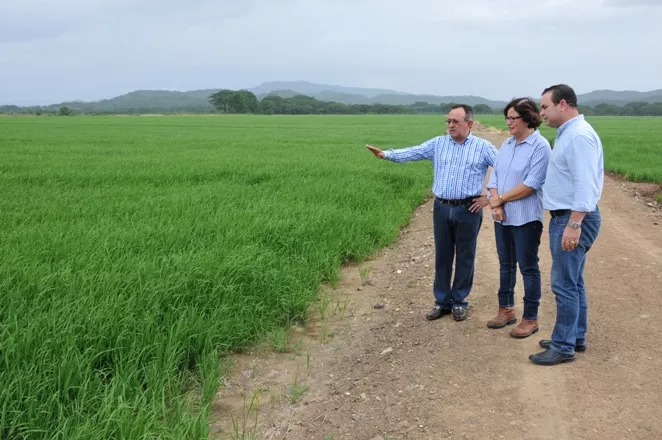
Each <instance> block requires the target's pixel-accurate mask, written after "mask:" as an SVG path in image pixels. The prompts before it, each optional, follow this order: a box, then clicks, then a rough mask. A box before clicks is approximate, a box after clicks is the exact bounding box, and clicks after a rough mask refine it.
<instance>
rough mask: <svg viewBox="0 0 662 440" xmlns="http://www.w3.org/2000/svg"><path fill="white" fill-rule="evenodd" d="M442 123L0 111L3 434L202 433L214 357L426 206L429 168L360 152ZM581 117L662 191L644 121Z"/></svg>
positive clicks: (622, 167)
mask: <svg viewBox="0 0 662 440" xmlns="http://www.w3.org/2000/svg"><path fill="white" fill-rule="evenodd" d="M443 119H444V117H443V116H418V115H417V116H299V117H297V116H284V117H278V116H271V117H269V116H228V117H218V116H216V117H215V116H190V117H189V116H179V117H176V116H172V117H169V116H164V117H122V116H117V117H113V116H111V117H82V116H81V117H71V118H67V117H2V118H0V152H1V154H2V158H3V160H2V161H1V162H0V191H2V194H3V196H2V198H0V222H1V223H0V224H1V225H2V228H0V390H1V391H0V392H1V393H2V394H1V397H0V438H2V439H5V438H6V439H66V440H77V439H113V438H115V439H155V438H158V439H178V440H179V439H185V438H186V439H189V438H196V439H197V438H206V436H207V418H208V415H209V407H210V403H211V401H212V399H213V397H214V395H215V393H216V390H217V386H218V382H219V377H220V374H221V372H220V365H221V362H220V359H221V358H222V357H223V356H224V355H226V354H227V353H231V352H232V351H234V350H237V349H239V348H241V347H244V346H246V345H249V344H252V343H255V342H257V341H259V340H260V338H262V337H263V336H264V335H265V334H266V333H268V332H270V331H272V330H274V329H276V328H279V327H281V326H283V325H287V324H288V323H291V322H294V321H299V320H301V319H304V320H305V318H306V310H307V307H308V305H309V303H310V301H312V300H313V299H314V298H315V295H316V294H317V292H318V289H319V286H320V283H323V282H330V283H332V284H333V283H335V282H336V281H337V280H338V277H339V269H340V267H341V265H342V264H343V263H346V262H349V261H361V260H363V259H365V258H366V257H368V256H369V255H371V254H372V253H373V252H374V251H375V250H377V249H379V248H381V247H384V246H385V245H387V244H388V243H390V242H392V241H393V240H394V239H395V238H396V237H397V236H398V234H399V229H400V228H401V227H402V226H404V225H405V224H407V222H408V221H409V218H410V215H411V212H412V210H413V209H414V208H415V207H416V206H417V205H419V204H420V203H421V202H422V201H423V200H424V199H425V198H426V197H427V196H428V195H429V189H430V184H431V179H432V177H431V169H432V168H431V166H430V164H429V163H410V164H392V163H388V162H386V161H379V160H377V159H376V158H374V157H373V156H372V155H371V154H370V153H369V152H368V151H367V149H366V148H365V147H364V145H365V144H366V143H371V144H374V145H377V146H381V147H383V148H390V147H402V146H408V145H412V144H416V143H419V142H422V141H425V140H427V139H429V138H431V137H433V136H436V135H438V134H439V133H440V132H442V131H443V130H445V125H443V123H442V121H443ZM479 120H481V121H483V122H485V123H487V124H489V125H494V126H497V127H499V128H504V127H505V123H504V122H503V118H500V117H489V118H482V117H479ZM589 120H590V122H592V123H594V125H595V127H596V129H597V130H598V132H599V133H600V134H601V135H602V139H603V142H604V145H605V156H606V161H607V167H608V168H610V169H611V170H614V171H616V172H619V173H622V174H625V175H627V176H628V177H629V178H632V179H641V180H649V181H654V182H658V183H662V149H661V147H660V142H659V139H660V137H661V136H662V120H661V119H654V118H607V117H604V118H590V119H589ZM546 135H548V136H552V137H553V134H552V133H551V131H550V132H549V133H548V132H546Z"/></svg>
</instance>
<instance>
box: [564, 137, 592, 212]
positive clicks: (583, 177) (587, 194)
mask: <svg viewBox="0 0 662 440" xmlns="http://www.w3.org/2000/svg"><path fill="white" fill-rule="evenodd" d="M566 148H567V153H566V154H567V155H566V158H567V165H568V169H569V171H570V175H571V176H572V180H573V201H572V210H573V211H577V212H591V211H594V210H595V208H596V206H597V205H598V200H599V197H600V176H599V174H598V173H599V169H600V167H599V161H600V154H599V151H598V150H599V145H598V142H597V140H596V139H593V138H592V137H591V136H588V135H584V134H579V135H577V136H575V137H574V138H573V139H572V140H571V141H570V142H569V143H568V146H567V147H566Z"/></svg>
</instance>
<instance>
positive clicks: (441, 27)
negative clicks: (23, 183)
mask: <svg viewBox="0 0 662 440" xmlns="http://www.w3.org/2000/svg"><path fill="white" fill-rule="evenodd" d="M659 23H662V0H537V1H532V0H453V1H447V0H407V1H403V0H187V1H181V0H57V1H55V0H20V1H18V0H0V104H17V105H38V104H39V105H42V104H51V103H57V102H62V101H66V100H86V101H88V100H97V99H104V98H111V97H114V96H117V95H121V94H124V93H128V92H131V91H133V90H140V89H151V90H155V89H161V90H181V91H184V90H195V89H220V88H229V89H240V88H251V87H255V86H257V85H259V84H261V83H262V82H266V81H299V80H305V81H310V82H317V83H324V84H335V85H344V86H355V87H377V88H389V89H394V90H397V91H402V92H409V93H427V94H434V95H478V96H482V97H485V98H488V99H494V100H508V99H510V98H512V97H514V96H539V94H540V91H541V90H542V89H544V88H545V87H547V86H549V85H552V84H556V83H567V84H569V85H571V86H572V87H573V88H574V89H575V90H576V91H577V93H586V92H589V91H592V90H597V89H612V90H639V91H647V90H652V89H659V88H662V44H661V43H660V42H662V26H660V25H659Z"/></svg>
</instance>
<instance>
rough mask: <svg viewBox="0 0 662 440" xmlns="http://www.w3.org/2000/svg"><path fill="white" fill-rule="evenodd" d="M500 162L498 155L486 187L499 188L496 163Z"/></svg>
mask: <svg viewBox="0 0 662 440" xmlns="http://www.w3.org/2000/svg"><path fill="white" fill-rule="evenodd" d="M497 163H499V157H498V156H497V158H496V163H495V164H494V168H492V172H491V173H490V179H489V180H488V181H487V185H486V186H485V188H487V189H498V186H497V182H498V181H499V180H498V179H497V177H498V176H497V166H496V164H497Z"/></svg>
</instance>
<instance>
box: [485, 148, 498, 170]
mask: <svg viewBox="0 0 662 440" xmlns="http://www.w3.org/2000/svg"><path fill="white" fill-rule="evenodd" d="M498 154H499V150H497V147H495V146H494V145H492V144H490V143H488V144H487V145H485V149H484V150H483V158H484V160H485V164H486V165H487V166H490V167H494V164H495V163H496V158H497V155H498Z"/></svg>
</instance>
